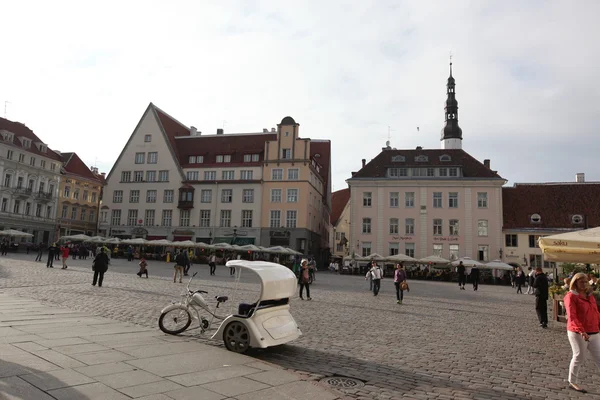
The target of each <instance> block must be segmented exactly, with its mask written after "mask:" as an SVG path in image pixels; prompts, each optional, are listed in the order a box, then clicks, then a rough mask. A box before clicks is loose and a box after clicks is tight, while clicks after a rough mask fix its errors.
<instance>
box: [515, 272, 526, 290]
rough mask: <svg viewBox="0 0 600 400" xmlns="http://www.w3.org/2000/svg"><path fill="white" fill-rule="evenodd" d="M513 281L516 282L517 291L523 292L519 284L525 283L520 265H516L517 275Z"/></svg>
mask: <svg viewBox="0 0 600 400" xmlns="http://www.w3.org/2000/svg"><path fill="white" fill-rule="evenodd" d="M515 283H516V284H517V293H521V294H523V290H522V289H521V286H523V285H524V284H525V273H524V272H523V270H522V269H521V267H517V275H516V276H515Z"/></svg>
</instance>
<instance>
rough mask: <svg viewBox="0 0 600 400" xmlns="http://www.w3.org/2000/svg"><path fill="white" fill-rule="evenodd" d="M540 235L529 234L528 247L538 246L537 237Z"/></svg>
mask: <svg viewBox="0 0 600 400" xmlns="http://www.w3.org/2000/svg"><path fill="white" fill-rule="evenodd" d="M540 237H541V236H540V235H529V248H531V249H534V248H536V247H539V246H538V239H539V238H540Z"/></svg>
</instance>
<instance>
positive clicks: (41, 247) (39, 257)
mask: <svg viewBox="0 0 600 400" xmlns="http://www.w3.org/2000/svg"><path fill="white" fill-rule="evenodd" d="M44 246H45V245H44V243H43V242H40V244H39V245H38V251H37V256H36V257H35V261H42V257H43V256H44Z"/></svg>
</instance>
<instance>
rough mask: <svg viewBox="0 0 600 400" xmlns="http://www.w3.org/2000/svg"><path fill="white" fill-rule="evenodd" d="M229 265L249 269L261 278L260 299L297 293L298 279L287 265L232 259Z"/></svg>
mask: <svg viewBox="0 0 600 400" xmlns="http://www.w3.org/2000/svg"><path fill="white" fill-rule="evenodd" d="M226 266H227V267H235V268H242V269H247V270H250V271H252V272H254V273H255V274H256V275H258V277H259V278H260V282H261V292H260V299H259V300H260V301H263V300H278V299H286V298H290V297H292V296H293V295H294V294H295V293H296V286H297V285H298V279H297V278H296V275H295V274H294V273H293V272H292V270H290V269H289V268H287V267H284V266H283V265H280V264H275V263H272V262H267V261H248V260H231V261H227V264H226Z"/></svg>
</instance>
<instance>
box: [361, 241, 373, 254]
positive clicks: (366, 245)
mask: <svg viewBox="0 0 600 400" xmlns="http://www.w3.org/2000/svg"><path fill="white" fill-rule="evenodd" d="M369 255H371V242H362V256H363V257H366V256H369Z"/></svg>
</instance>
